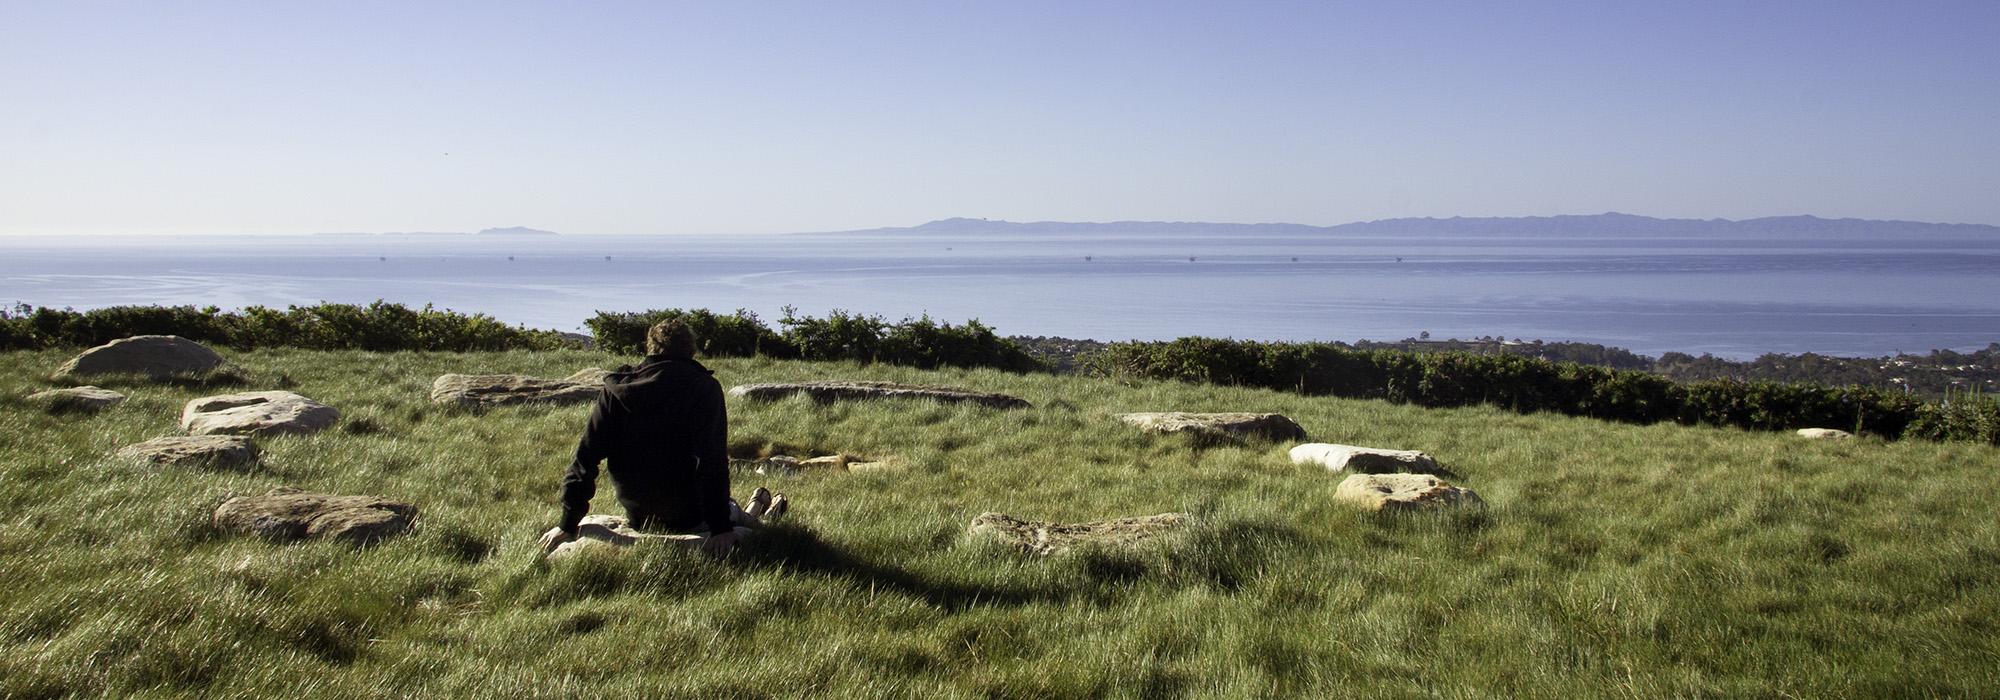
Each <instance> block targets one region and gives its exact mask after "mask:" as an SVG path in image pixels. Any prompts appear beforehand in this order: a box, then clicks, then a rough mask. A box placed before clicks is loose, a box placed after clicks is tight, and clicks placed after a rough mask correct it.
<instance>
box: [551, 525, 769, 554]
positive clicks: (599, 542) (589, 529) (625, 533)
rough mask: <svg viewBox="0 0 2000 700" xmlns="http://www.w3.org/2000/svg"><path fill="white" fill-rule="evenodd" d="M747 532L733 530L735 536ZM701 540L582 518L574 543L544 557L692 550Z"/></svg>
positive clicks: (745, 529)
mask: <svg viewBox="0 0 2000 700" xmlns="http://www.w3.org/2000/svg"><path fill="white" fill-rule="evenodd" d="M750 532H751V531H750V529H749V528H745V527H738V528H736V534H737V535H738V536H743V535H748V534H750ZM705 539H707V537H706V536H703V535H681V534H668V533H657V532H640V531H638V530H634V529H632V527H631V525H630V524H629V523H627V522H626V520H625V516H622V515H586V516H584V517H583V523H582V524H580V525H578V526H577V528H576V539H574V540H570V541H568V542H564V543H562V544H561V545H558V546H556V548H555V549H554V550H552V551H550V552H549V554H548V556H549V558H550V559H565V558H568V557H572V556H575V555H576V554H578V553H580V552H584V551H588V550H592V549H602V550H607V551H622V550H625V549H629V548H631V547H634V546H641V545H672V546H680V547H694V546H699V545H700V544H701V542H702V540H705Z"/></svg>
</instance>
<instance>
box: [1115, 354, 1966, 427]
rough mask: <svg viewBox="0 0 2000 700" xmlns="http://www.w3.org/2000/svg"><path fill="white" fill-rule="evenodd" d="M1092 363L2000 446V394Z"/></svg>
mask: <svg viewBox="0 0 2000 700" xmlns="http://www.w3.org/2000/svg"><path fill="white" fill-rule="evenodd" d="M1085 366H1086V368H1087V369H1088V370H1089V371H1092V372H1095V373H1098V374H1106V375H1114V376H1137V377H1147V378H1153V379H1180V380H1186V381H1194V382H1209V383H1216V384H1227V385H1234V386H1255V387H1265V388H1271V389H1285V390H1291V391H1297V392H1300V393H1304V394H1311V395H1331V396H1342V397H1348V398H1368V399H1387V400H1390V401H1397V402H1403V403H1413V404H1417V405H1421V406H1434V407H1446V406H1467V405H1473V404H1493V405H1497V406H1502V407H1506V408H1510V409H1513V410H1516V411H1520V412H1524V413H1532V412H1541V411H1548V412H1555V413H1563V414H1568V415H1575V416H1589V417H1592V418H1602V419H1607V420H1617V421H1626V422H1632V423H1657V422H1663V421H1674V422H1678V423H1682V424H1687V425H1696V424H1700V425H1717V426H1735V427H1740V428H1749V429H1756V430H1788V429H1793V428H1804V427H1829V428H1841V429H1846V430H1852V431H1855V432H1865V433H1870V434H1875V435H1880V436H1883V437H1887V438H1891V439H1894V438H1899V437H1903V436H1906V435H1907V436H1913V437H1926V438H1933V439H1963V440H1977V441H1981V442H1989V443H1995V444H2000V403H1996V402H1995V401H1993V400H1991V399H1988V398H1984V397H1980V396H1961V397H1957V398H1956V399H1954V400H1947V401H1941V402H1926V401H1923V400H1921V399H1918V398H1915V397H1912V396H1909V395H1906V394H1903V393H1901V392H1894V391H1887V390H1882V389H1871V388H1864V387H1838V388H1829V387H1821V386H1815V385H1807V384H1777V383H1770V382H1737V381H1706V382H1698V383H1692V384H1677V383H1675V382H1673V381H1671V380H1669V379H1666V378H1664V377H1660V376H1657V375H1653V374H1647V373H1644V372H1637V371H1630V370H1613V369H1606V368H1603V367H1593V366H1588V365H1578V364H1572V363H1563V362H1550V361H1547V360H1540V359H1535V358H1527V357H1518V356H1512V355H1472V354H1466V353H1456V352H1440V353H1412V352H1403V351H1390V350H1355V349H1351V348H1343V347H1338V346H1334V345H1330V344H1325V343H1260V342H1253V341H1236V340H1218V339H1214V338H1181V339H1179V340H1175V341H1171V342H1154V343H1142V342H1131V343H1112V344H1110V345H1108V346H1106V347H1105V349H1104V350H1102V351H1100V352H1098V353H1096V354H1095V355H1093V356H1091V357H1090V358H1088V359H1087V361H1086V363H1085Z"/></svg>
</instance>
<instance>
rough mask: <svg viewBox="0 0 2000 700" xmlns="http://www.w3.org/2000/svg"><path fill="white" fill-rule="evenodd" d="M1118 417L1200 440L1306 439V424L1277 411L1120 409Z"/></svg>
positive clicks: (1147, 428)
mask: <svg viewBox="0 0 2000 700" xmlns="http://www.w3.org/2000/svg"><path fill="white" fill-rule="evenodd" d="M1118 420H1121V421H1125V423H1126V424H1128V425H1131V426H1133V427H1136V428H1138V429H1140V430H1143V431H1146V432H1148V433H1155V434H1160V435H1188V436H1191V437H1193V438H1195V440H1196V441H1198V442H1202V443H1227V444H1240V443H1242V442H1243V441H1245V440H1246V439H1249V438H1261V439H1265V440H1272V441H1277V442H1284V441H1290V440H1304V439H1306V430H1305V428H1301V427H1299V424H1298V423H1294V422H1292V419H1290V418H1286V417H1285V416H1283V415H1282V414H1277V413H1181V412H1178V411H1175V412H1168V413H1121V414H1119V415H1118Z"/></svg>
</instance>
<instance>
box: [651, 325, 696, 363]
mask: <svg viewBox="0 0 2000 700" xmlns="http://www.w3.org/2000/svg"><path fill="white" fill-rule="evenodd" d="M694 348H695V343H694V329H692V328H689V327H688V325H687V324H686V323H682V322H681V320H680V319H678V318H670V319H667V320H665V321H661V322H659V323H655V324H653V327H652V328H648V329H646V354H648V355H665V356H668V357H678V358H682V359H687V358H692V357H694Z"/></svg>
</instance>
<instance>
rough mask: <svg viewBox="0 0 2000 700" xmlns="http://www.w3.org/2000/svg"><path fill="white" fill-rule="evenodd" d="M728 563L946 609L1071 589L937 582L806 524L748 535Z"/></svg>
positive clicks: (1050, 596) (1052, 596)
mask: <svg viewBox="0 0 2000 700" xmlns="http://www.w3.org/2000/svg"><path fill="white" fill-rule="evenodd" d="M724 561H725V562H726V563H727V564H728V565H729V566H734V567H742V568H745V569H753V570H776V569H782V570H785V571H791V572H803V573H811V574H818V575H821V576H826V577H830V578H840V579H846V580H849V581H852V582H854V583H856V584H858V585H861V586H865V587H869V588H879V589H886V590H892V591H897V592H901V593H904V594H906V595H910V596H914V597H917V598H922V599H924V600H925V601H927V602H929V603H931V604H932V605H936V606H938V607H942V608H945V609H948V610H958V609H963V608H966V607H970V606H972V605H974V604H999V605H1022V604H1026V603H1031V602H1038V601H1051V600H1059V599H1062V598H1066V597H1068V596H1069V592H1066V591H1062V590H1052V589H1049V588H1046V587H1038V588H1028V587H1025V586H1019V587H1017V586H996V585H991V584H983V583H968V582H963V581H950V580H936V579H933V578H929V577H925V576H920V575H917V574H914V573H911V572H909V571H907V570H904V569H900V568H896V567H894V566H888V565H883V564H879V563H876V562H872V561H868V560H866V559H862V558H860V557H856V556H854V555H852V554H849V553H848V552H846V551H843V550H841V549H840V548H838V547H835V546H834V545H832V544H830V543H828V542H827V541H825V540H823V539H821V538H820V536H819V534H818V533H815V532H813V531H812V530H808V529H805V528H802V527H796V526H790V525H774V526H770V527H766V528H764V529H761V530H758V531H757V534H756V535H754V536H752V537H748V538H745V539H744V540H743V542H742V543H741V544H739V545H737V547H736V550H735V551H734V552H731V553H730V555H729V557H728V558H727V559H725V560H724Z"/></svg>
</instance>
